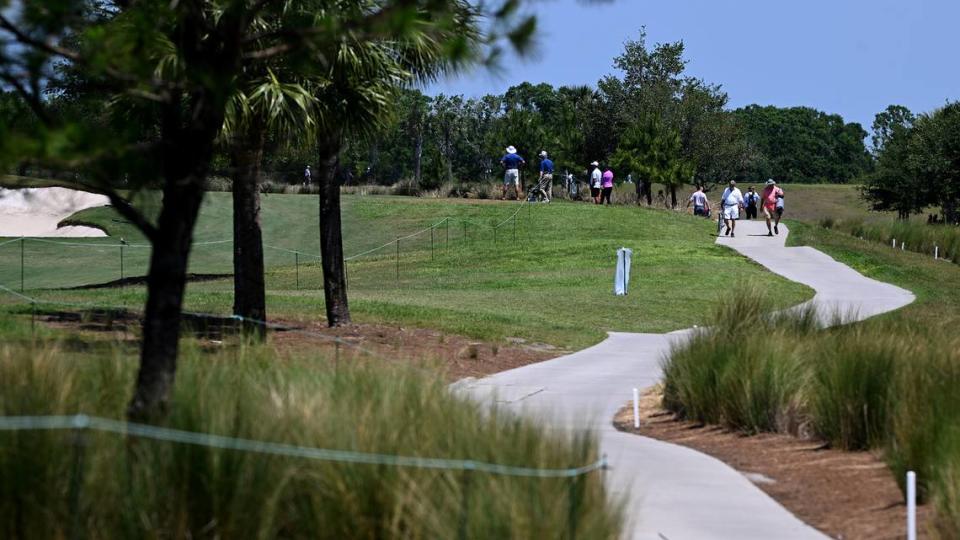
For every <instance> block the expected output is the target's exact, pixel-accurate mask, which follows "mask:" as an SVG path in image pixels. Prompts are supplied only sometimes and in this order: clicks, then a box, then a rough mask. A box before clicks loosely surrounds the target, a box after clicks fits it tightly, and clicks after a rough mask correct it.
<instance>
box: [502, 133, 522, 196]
mask: <svg viewBox="0 0 960 540" xmlns="http://www.w3.org/2000/svg"><path fill="white" fill-rule="evenodd" d="M526 163H527V162H526V161H524V159H523V158H522V157H520V156H519V155H518V154H517V149H516V148H514V147H513V146H508V147H507V155H505V156H503V157H502V158H500V164H501V165H503V168H504V173H503V194H502V195H501V197H500V199H501V200H504V201H505V200H507V189H508V188H509V187H510V184H513V187H514V190H515V191H516V193H517V200H518V201H519V200H520V199H521V198H523V188H522V187H520V167H522V166H524V165H526Z"/></svg>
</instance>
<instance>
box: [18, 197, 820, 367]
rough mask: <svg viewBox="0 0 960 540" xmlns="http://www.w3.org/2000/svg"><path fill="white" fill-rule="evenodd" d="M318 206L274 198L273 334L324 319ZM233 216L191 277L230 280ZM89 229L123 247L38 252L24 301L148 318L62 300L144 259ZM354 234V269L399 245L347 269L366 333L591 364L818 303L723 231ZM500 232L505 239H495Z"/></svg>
mask: <svg viewBox="0 0 960 540" xmlns="http://www.w3.org/2000/svg"><path fill="white" fill-rule="evenodd" d="M316 204H317V203H316V199H315V198H314V197H310V196H299V195H266V196H264V197H263V226H264V243H265V244H266V245H268V246H271V247H269V248H267V249H266V250H265V255H266V260H267V265H268V274H267V289H268V293H267V302H268V313H269V315H270V317H272V318H274V319H283V320H287V321H296V322H309V321H316V320H321V319H322V318H323V312H324V311H323V291H322V288H321V287H322V281H321V273H320V269H319V265H318V259H317V256H316V254H317V253H318V251H319V250H318V248H317V245H318V241H317V229H318V225H317V219H318V218H317V206H316ZM518 210H519V212H518ZM230 212H231V204H230V195H229V194H227V193H210V194H208V197H207V202H206V203H205V205H204V209H203V213H202V215H201V219H200V223H199V225H198V227H197V233H196V235H195V236H196V242H197V243H196V245H195V247H194V250H193V252H192V255H191V272H194V273H198V274H224V275H226V274H229V273H230V272H231V270H232V262H231V257H232V255H231V249H232V246H231V244H230V243H229V242H223V241H224V240H229V239H230V237H231V214H230ZM514 214H515V217H512V216H514ZM76 217H77V218H78V219H80V220H81V221H84V222H90V223H96V224H99V225H100V226H102V227H103V228H105V229H106V230H107V231H108V233H109V234H110V236H109V237H108V238H104V239H83V240H77V241H74V240H71V241H70V242H67V243H66V244H64V243H50V242H40V241H36V240H28V241H27V242H26V244H25V251H24V260H25V265H26V269H25V289H26V290H27V291H28V293H29V294H31V295H35V296H38V297H40V298H43V299H47V300H54V301H71V302H89V303H96V304H101V305H123V306H130V307H132V308H134V309H140V307H141V306H142V302H143V288H142V287H141V286H127V287H123V288H120V287H111V288H101V289H92V290H65V289H66V288H68V287H75V286H78V285H85V284H92V283H103V282H109V281H112V280H116V279H118V278H119V276H120V260H119V258H120V249H119V247H118V242H119V238H120V237H123V238H124V239H125V240H127V241H128V242H131V243H134V244H137V245H144V244H145V242H144V240H143V239H142V238H141V237H140V236H139V235H137V234H136V233H135V232H134V231H133V228H132V227H131V226H130V225H129V224H126V223H124V222H123V221H122V220H121V219H119V218H118V217H117V216H116V214H114V212H113V211H112V210H111V209H108V208H102V209H92V210H87V211H84V212H81V213H80V214H78V215H77V216H76ZM445 218H448V219H447V220H446V221H444V219H445ZM343 219H344V246H345V247H344V250H345V255H346V256H348V257H350V256H351V255H354V254H360V253H363V252H365V251H369V250H371V249H374V248H376V247H378V246H382V245H384V244H389V245H387V246H386V247H385V248H383V249H380V250H377V251H374V252H372V253H368V254H366V255H363V256H362V257H359V258H356V259H354V260H352V261H350V262H349V263H348V279H349V287H350V299H351V307H352V311H353V314H354V318H355V320H357V321H359V322H376V323H388V324H398V325H410V326H417V327H426V328H434V329H438V330H441V331H445V332H448V333H455V334H460V335H464V336H468V337H471V338H475V339H484V340H491V341H502V340H505V339H506V338H508V337H519V338H523V339H526V340H534V341H541V342H545V343H549V344H552V345H555V346H559V347H566V348H580V347H584V346H587V345H590V344H592V343H596V342H598V341H600V340H601V339H602V338H603V336H604V335H605V333H606V332H607V331H632V332H666V331H671V330H677V329H681V328H686V327H689V326H691V325H694V324H706V323H709V320H708V314H709V313H711V312H712V309H713V307H714V306H715V305H716V302H717V299H718V298H719V297H720V296H721V295H722V294H724V293H729V292H731V291H735V290H736V289H737V287H740V286H741V285H743V284H745V283H748V282H754V283H762V284H763V285H764V286H769V287H774V288H775V289H776V290H777V291H778V298H779V301H780V302H781V303H782V305H784V306H787V305H792V304H795V303H798V302H800V301H802V300H804V299H806V298H808V297H809V296H810V292H809V290H808V289H806V288H805V287H803V286H801V285H797V284H794V283H791V282H788V281H786V280H783V279H781V278H779V277H777V276H775V275H773V274H770V273H768V272H766V271H765V270H763V269H762V268H760V267H759V266H757V265H755V264H753V263H750V262H748V261H747V260H746V259H744V258H742V257H740V256H738V255H736V254H735V253H733V252H731V251H729V250H727V249H725V248H723V247H719V246H715V245H714V244H713V241H714V237H713V236H712V232H713V230H714V229H713V227H714V224H713V222H712V221H709V220H703V219H696V218H693V217H691V216H689V215H684V214H678V213H675V212H670V211H660V210H650V209H638V208H634V207H625V206H624V207H617V206H614V207H597V206H593V205H589V204H574V203H554V204H551V205H536V206H530V205H528V206H523V207H521V206H520V205H519V204H518V203H514V202H507V203H501V202H494V201H466V200H457V199H415V198H402V197H362V196H348V197H345V198H344V208H343ZM514 221H515V225H514ZM441 222H442V225H440V226H438V227H436V228H434V230H433V241H432V245H433V248H432V249H431V235H430V231H425V232H423V233H421V234H420V235H418V236H416V237H414V238H408V239H402V240H401V241H400V249H399V257H398V255H397V246H396V243H395V242H393V243H391V242H392V241H395V240H396V238H397V237H403V236H406V235H409V234H411V233H415V232H417V231H422V230H423V229H424V228H428V227H430V226H431V225H434V224H437V223H441ZM497 223H502V225H501V226H500V227H499V228H498V229H496V232H494V228H493V225H495V224H497ZM514 227H515V228H514ZM218 242H219V243H218ZM619 247H629V248H631V249H633V250H634V258H633V271H632V281H631V287H630V294H629V295H628V296H626V297H615V296H614V295H613V293H612V288H613V271H614V263H615V251H616V249H617V248H619ZM19 250H20V246H19V242H18V241H15V242H13V243H10V244H7V245H4V246H2V247H0V283H2V284H4V285H6V286H9V287H12V288H17V287H18V286H19V280H20V276H19V272H20V268H19V263H20V251H19ZM293 250H297V251H299V252H300V253H301V254H300V255H295V254H294V253H293V252H292V251H293ZM148 255H149V250H148V249H147V248H145V247H130V246H128V247H126V248H124V254H123V257H124V274H125V276H128V277H129V276H131V275H143V273H144V272H145V269H146V264H147V257H148ZM297 263H299V264H297ZM232 287H233V285H232V280H231V279H230V278H229V277H224V278H221V279H215V280H213V281H202V282H193V283H191V284H190V285H189V286H188V295H187V308H188V309H193V310H198V311H207V312H215V313H223V314H228V313H230V310H231V306H232V302H233V288H232Z"/></svg>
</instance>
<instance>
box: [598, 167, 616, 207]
mask: <svg viewBox="0 0 960 540" xmlns="http://www.w3.org/2000/svg"><path fill="white" fill-rule="evenodd" d="M604 168H605V169H606V170H605V171H603V177H602V180H601V189H602V191H601V193H600V204H603V203H604V201H606V203H607V204H612V203H611V202H610V194H612V193H613V171H611V170H610V167H604Z"/></svg>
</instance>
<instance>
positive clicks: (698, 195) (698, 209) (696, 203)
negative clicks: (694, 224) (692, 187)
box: [687, 186, 710, 217]
mask: <svg viewBox="0 0 960 540" xmlns="http://www.w3.org/2000/svg"><path fill="white" fill-rule="evenodd" d="M691 204H692V205H693V215H695V216H702V217H707V216H709V215H710V201H709V200H707V194H706V193H704V192H703V186H697V190H696V191H694V192H693V195H690V200H689V201H687V208H690V205H691Z"/></svg>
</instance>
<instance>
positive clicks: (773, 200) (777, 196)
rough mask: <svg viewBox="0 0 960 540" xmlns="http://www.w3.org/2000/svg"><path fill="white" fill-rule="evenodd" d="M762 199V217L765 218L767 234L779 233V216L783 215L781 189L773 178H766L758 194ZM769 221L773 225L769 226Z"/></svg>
mask: <svg viewBox="0 0 960 540" xmlns="http://www.w3.org/2000/svg"><path fill="white" fill-rule="evenodd" d="M760 199H761V200H762V201H763V217H764V218H766V220H767V236H773V235H774V234H780V216H782V215H783V190H782V189H780V188H779V187H778V186H777V181H776V180H774V179H773V178H771V179H769V180H767V185H766V187H764V188H763V192H762V193H761V194H760ZM771 222H773V227H772V228H771V226H770V225H771Z"/></svg>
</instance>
